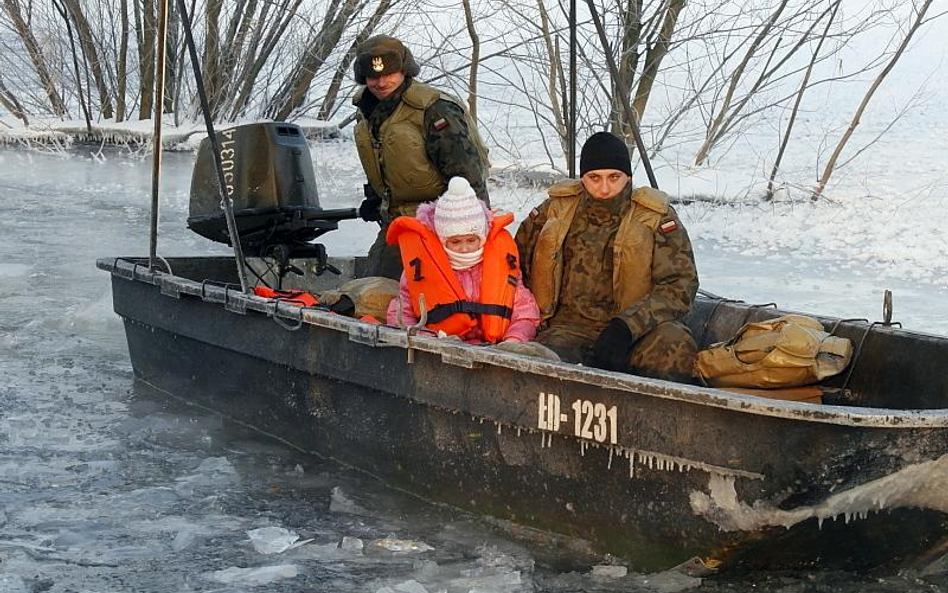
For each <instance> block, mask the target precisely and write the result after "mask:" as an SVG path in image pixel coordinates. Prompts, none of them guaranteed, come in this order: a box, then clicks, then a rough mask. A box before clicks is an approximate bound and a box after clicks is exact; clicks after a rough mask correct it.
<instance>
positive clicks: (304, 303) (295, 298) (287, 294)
mask: <svg viewBox="0 0 948 593" xmlns="http://www.w3.org/2000/svg"><path fill="white" fill-rule="evenodd" d="M253 293H254V294H255V295H257V296H260V297H263V298H265V299H275V300H278V301H285V302H287V303H292V304H294V305H299V306H300V307H315V306H316V305H318V304H319V299H317V298H316V296H315V295H313V294H312V293H309V292H306V291H305V290H274V289H272V288H269V287H267V286H254V287H253Z"/></svg>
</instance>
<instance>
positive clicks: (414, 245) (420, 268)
mask: <svg viewBox="0 0 948 593" xmlns="http://www.w3.org/2000/svg"><path fill="white" fill-rule="evenodd" d="M511 222H513V214H511V213H509V212H508V213H504V214H501V215H498V216H494V218H493V219H492V220H491V225H490V230H489V231H488V233H487V241H486V242H485V245H484V259H483V261H482V263H481V265H482V266H483V267H482V269H481V271H482V278H481V294H480V296H479V298H478V300H477V301H472V300H470V298H469V297H468V295H467V294H465V292H464V288H463V287H462V286H461V283H460V282H459V281H458V277H457V275H456V274H455V273H454V270H453V269H452V268H451V264H450V263H449V262H448V254H447V253H445V251H444V247H443V246H442V245H441V241H440V239H438V235H436V234H435V232H434V231H432V230H431V229H429V228H428V227H427V226H425V225H424V223H422V222H421V221H419V220H418V219H417V218H412V217H408V216H400V217H398V218H396V219H395V220H393V221H392V224H391V225H389V227H388V233H387V234H386V236H385V238H386V241H387V242H388V243H389V244H390V245H394V244H396V243H397V244H398V247H399V250H400V251H401V256H402V265H403V266H404V267H405V279H406V280H407V282H408V292H409V294H410V295H411V308H412V311H413V312H414V314H415V315H416V316H417V317H419V318H420V317H421V296H422V295H424V297H425V308H426V309H427V310H428V325H427V327H428V328H429V329H432V330H436V331H437V330H440V331H443V332H444V333H446V334H449V335H453V336H459V337H462V338H463V337H465V336H466V335H467V334H468V333H469V332H470V331H471V330H472V329H473V328H475V327H480V330H481V333H482V334H483V336H484V341H486V342H491V343H494V342H499V341H501V340H503V339H504V334H505V333H506V332H507V328H508V327H509V326H510V317H511V315H512V314H513V301H514V294H515V293H516V291H517V285H518V284H519V281H520V254H519V252H518V251H517V245H516V243H514V239H513V237H512V236H511V235H510V233H509V232H508V231H507V229H506V228H504V227H506V226H507V225H508V224H510V223H511Z"/></svg>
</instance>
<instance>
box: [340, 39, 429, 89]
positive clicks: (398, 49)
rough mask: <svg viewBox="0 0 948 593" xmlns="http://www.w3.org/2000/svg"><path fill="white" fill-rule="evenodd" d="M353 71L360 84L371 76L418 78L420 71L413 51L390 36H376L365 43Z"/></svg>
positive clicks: (360, 49)
mask: <svg viewBox="0 0 948 593" xmlns="http://www.w3.org/2000/svg"><path fill="white" fill-rule="evenodd" d="M353 69H354V70H355V72H354V74H355V81H356V82H357V83H359V84H365V79H366V78H367V77H370V76H371V77H376V76H382V75H383V74H392V73H393V72H401V73H403V74H404V75H405V76H406V77H408V78H412V77H415V76H418V72H419V71H420V68H419V67H418V63H417V62H415V57H414V56H413V55H411V50H409V49H408V48H407V47H405V44H404V43H402V42H401V41H399V40H398V39H395V38H394V37H389V36H388V35H376V36H374V37H369V38H368V39H366V40H365V41H363V42H362V44H361V45H359V48H358V49H357V50H356V59H355V63H354V65H353Z"/></svg>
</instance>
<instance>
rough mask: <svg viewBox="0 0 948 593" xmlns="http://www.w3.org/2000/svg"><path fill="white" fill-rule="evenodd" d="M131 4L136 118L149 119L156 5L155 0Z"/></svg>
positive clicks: (153, 87) (153, 73)
mask: <svg viewBox="0 0 948 593" xmlns="http://www.w3.org/2000/svg"><path fill="white" fill-rule="evenodd" d="M133 5H134V6H135V32H136V36H137V38H138V85H139V97H140V98H141V101H140V102H139V106H138V119H149V118H150V117H151V114H152V111H154V103H153V100H154V97H155V43H156V39H155V37H156V36H157V30H158V15H157V12H156V9H157V7H156V6H155V0H133Z"/></svg>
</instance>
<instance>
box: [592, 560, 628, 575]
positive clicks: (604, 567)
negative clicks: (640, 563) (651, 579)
mask: <svg viewBox="0 0 948 593" xmlns="http://www.w3.org/2000/svg"><path fill="white" fill-rule="evenodd" d="M589 574H590V575H592V576H593V577H596V578H600V579H621V578H622V577H624V576H625V575H627V574H629V569H628V568H626V567H624V566H612V565H610V564H597V565H596V566H593V567H592V570H590V571H589Z"/></svg>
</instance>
